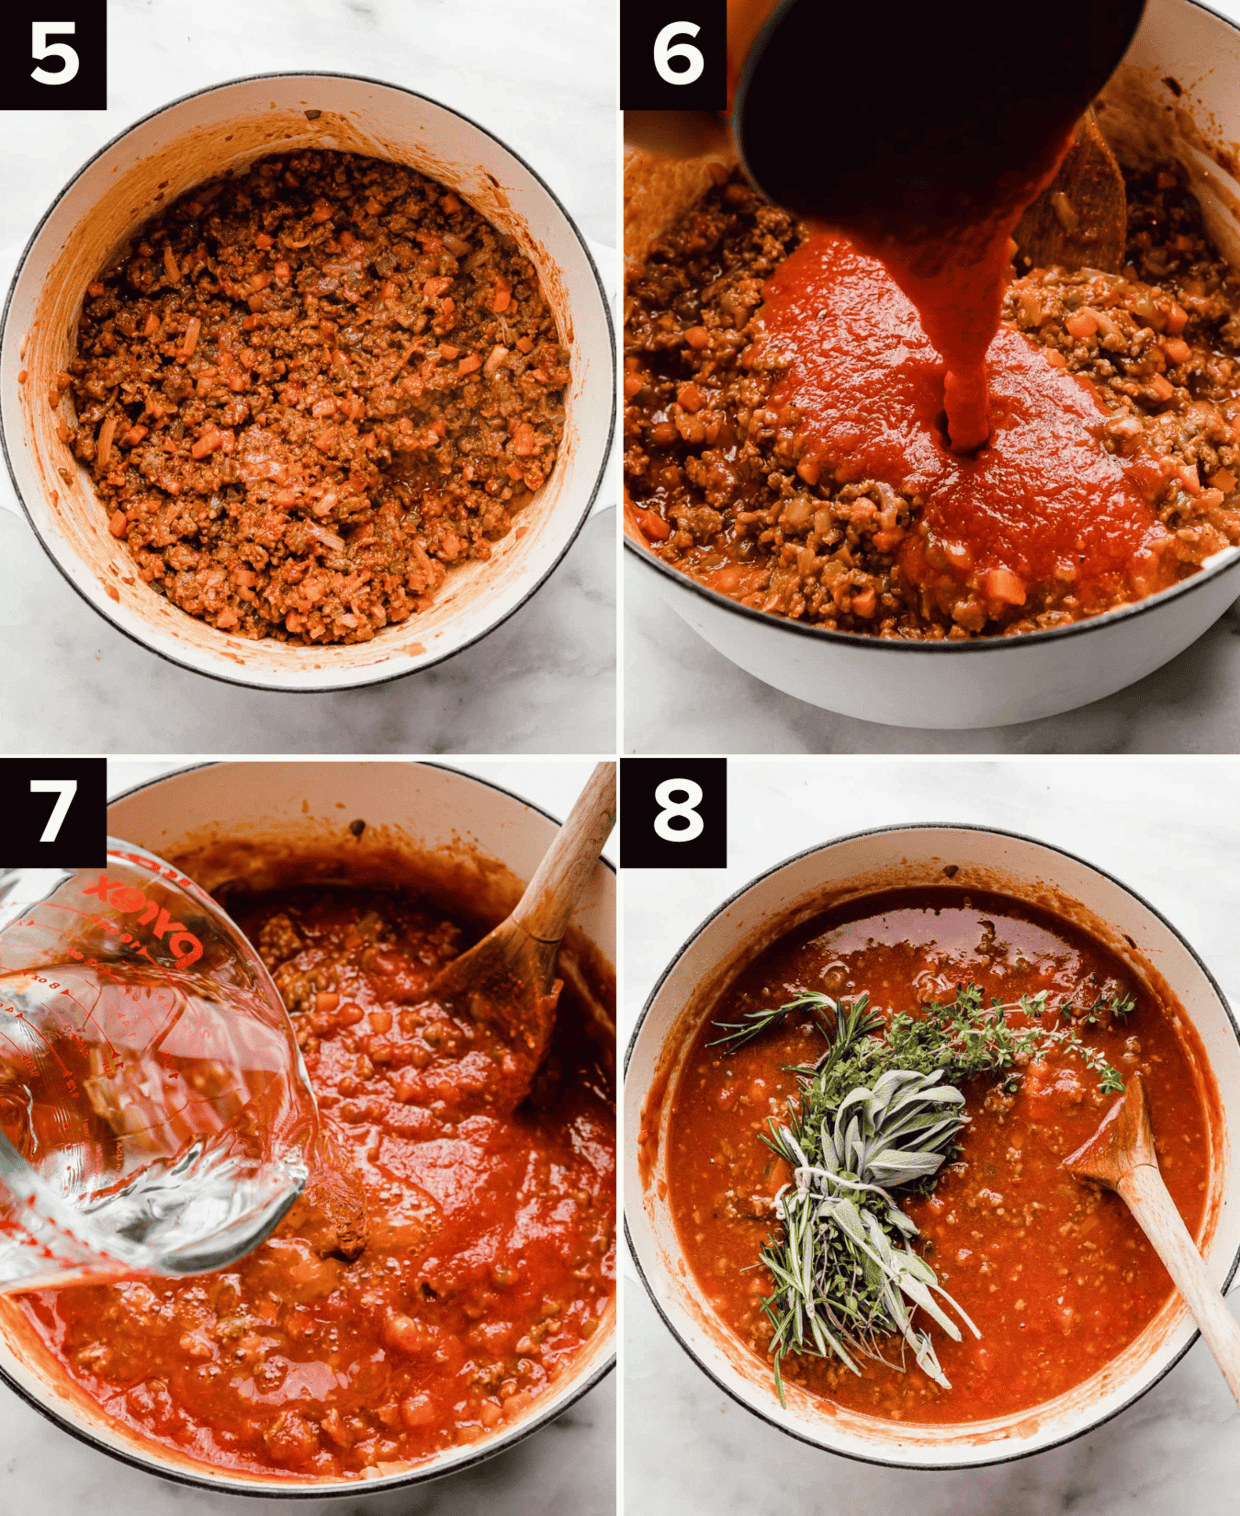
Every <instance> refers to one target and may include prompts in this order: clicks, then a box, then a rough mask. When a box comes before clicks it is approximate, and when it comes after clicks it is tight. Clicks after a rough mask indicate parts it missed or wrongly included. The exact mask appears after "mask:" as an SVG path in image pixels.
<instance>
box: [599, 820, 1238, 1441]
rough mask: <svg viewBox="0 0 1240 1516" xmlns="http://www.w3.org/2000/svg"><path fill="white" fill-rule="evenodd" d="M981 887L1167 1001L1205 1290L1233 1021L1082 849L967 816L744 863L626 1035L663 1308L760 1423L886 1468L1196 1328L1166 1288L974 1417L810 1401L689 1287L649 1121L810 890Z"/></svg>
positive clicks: (812, 905)
mask: <svg viewBox="0 0 1240 1516" xmlns="http://www.w3.org/2000/svg"><path fill="white" fill-rule="evenodd" d="M945 870H949V871H953V872H950V873H948V874H947V876H946V877H949V878H951V880H952V882H953V883H954V884H956V885H964V886H969V885H973V886H975V887H977V888H979V889H981V888H986V889H996V890H1000V891H1002V892H1004V893H1007V894H1009V895H1013V896H1016V897H1017V898H1023V899H1026V900H1030V901H1032V902H1034V903H1038V904H1042V905H1044V906H1050V907H1051V908H1053V909H1055V910H1056V911H1058V912H1060V913H1062V914H1065V915H1067V916H1068V917H1069V919H1072V920H1073V921H1075V922H1077V923H1078V924H1080V925H1082V926H1084V927H1086V928H1087V929H1088V930H1091V931H1093V932H1094V934H1095V935H1096V936H1097V937H1099V938H1100V939H1101V940H1102V941H1104V942H1105V943H1106V944H1107V945H1108V946H1109V947H1111V948H1112V949H1113V950H1114V951H1116V952H1118V953H1119V954H1120V955H1121V957H1123V958H1124V959H1126V960H1127V962H1128V964H1129V966H1130V968H1131V969H1132V971H1133V972H1134V973H1135V974H1140V975H1141V976H1142V977H1144V978H1145V979H1146V981H1147V982H1148V983H1151V984H1152V985H1153V986H1154V987H1155V988H1156V989H1159V990H1161V992H1162V993H1163V994H1164V995H1170V996H1171V997H1173V998H1174V1000H1175V1001H1178V1002H1179V1004H1180V1006H1182V1007H1183V1010H1184V1013H1185V1015H1186V1017H1187V1019H1188V1021H1189V1022H1190V1023H1191V1026H1192V1028H1193V1031H1194V1032H1195V1034H1196V1036H1195V1039H1193V1038H1189V1039H1186V1040H1188V1041H1189V1042H1190V1045H1191V1044H1192V1042H1193V1041H1195V1042H1196V1043H1197V1045H1198V1047H1199V1051H1200V1054H1201V1061H1202V1063H1203V1065H1204V1066H1203V1067H1202V1068H1201V1069H1200V1071H1199V1072H1200V1077H1201V1080H1202V1085H1203V1089H1204V1090H1205V1091H1207V1092H1209V1091H1211V1090H1212V1091H1213V1097H1212V1096H1211V1095H1210V1094H1209V1093H1207V1099H1206V1104H1207V1107H1208V1108H1211V1109H1212V1114H1211V1118H1210V1150H1211V1151H1210V1158H1211V1180H1210V1193H1209V1196H1208V1199H1207V1214H1206V1221H1205V1224H1204V1228H1203V1238H1202V1242H1203V1252H1204V1255H1205V1258H1206V1264H1207V1267H1208V1269H1209V1272H1210V1277H1211V1278H1212V1279H1213V1280H1214V1282H1215V1283H1216V1284H1217V1285H1218V1286H1219V1288H1220V1289H1223V1288H1225V1287H1226V1286H1227V1284H1228V1283H1229V1282H1230V1281H1231V1279H1232V1276H1233V1275H1234V1273H1235V1271H1236V1267H1237V1264H1238V1263H1240V1159H1238V1155H1240V1029H1238V1028H1237V1025H1236V1023H1235V1020H1234V1018H1233V1016H1232V1013H1231V1011H1230V1009H1229V1007H1228V1005H1227V1002H1226V1000H1225V999H1224V997H1223V994H1222V992H1221V991H1220V989H1219V987H1218V985H1217V984H1216V983H1215V981H1214V979H1213V978H1212V977H1211V975H1210V972H1209V970H1208V969H1207V968H1206V966H1205V965H1204V964H1203V963H1202V962H1201V960H1200V959H1199V958H1198V957H1197V955H1196V954H1195V953H1194V952H1193V950H1192V948H1191V947H1190V946H1189V945H1188V943H1187V942H1185V941H1184V939H1183V938H1182V937H1181V936H1180V935H1179V933H1178V932H1177V931H1176V930H1175V928H1174V927H1173V926H1172V925H1171V923H1170V922H1168V921H1167V920H1165V919H1164V918H1163V917H1162V916H1160V915H1159V914H1158V912H1157V911H1156V910H1154V908H1153V907H1152V906H1150V905H1149V904H1147V903H1146V902H1145V901H1144V900H1142V899H1141V898H1140V897H1139V896H1138V895H1135V894H1134V893H1133V892H1132V891H1131V890H1129V889H1128V888H1127V887H1126V886H1125V885H1123V884H1121V883H1120V882H1119V881H1118V880H1116V879H1114V878H1112V877H1111V876H1110V875H1108V874H1106V873H1104V872H1103V871H1102V870H1101V869H1099V868H1096V867H1094V866H1093V865H1092V864H1089V863H1086V862H1084V861H1083V860H1081V859H1079V858H1076V857H1073V856H1072V855H1071V854H1069V853H1065V852H1062V851H1060V850H1059V849H1058V848H1054V847H1050V846H1048V845H1047V844H1045V843H1041V842H1037V841H1034V840H1033V839H1031V838H1027V837H1021V836H1018V835H1015V834H1012V833H1008V832H999V831H991V830H987V829H984V828H980V827H972V826H903V827H891V828H886V829H880V830H877V831H871V832H863V833H859V834H857V835H856V836H851V837H843V838H840V839H839V840H837V841H835V842H829V843H826V844H824V845H822V846H819V847H815V848H811V849H809V850H808V851H807V852H804V853H800V854H798V855H797V856H796V857H793V858H789V859H787V860H786V861H785V862H783V863H781V864H778V865H777V866H776V867H774V868H772V869H770V870H769V871H768V872H767V873H765V874H762V875H760V876H759V877H758V878H757V879H755V880H753V881H752V882H751V883H750V884H748V885H746V886H745V888H744V889H742V890H740V891H738V893H737V894H735V895H733V896H732V898H731V899H730V900H727V901H725V902H724V903H723V904H722V905H721V906H719V908H718V909H717V910H716V911H715V912H714V914H713V915H711V916H710V917H708V918H707V920H706V921H704V922H703V923H702V924H701V925H700V926H699V927H698V928H697V930H696V931H695V932H694V933H693V935H692V936H691V937H690V938H689V940H688V941H687V942H686V943H685V945H684V946H683V947H682V948H681V949H680V951H679V953H678V954H677V955H676V957H675V959H674V960H673V961H672V963H671V964H670V965H669V966H668V968H667V969H666V970H665V972H664V974H663V975H662V977H661V978H660V980H659V982H658V983H657V984H656V986H655V988H654V990H653V991H652V993H651V995H650V998H649V999H648V1000H647V1002H646V1006H645V1009H644V1010H643V1012H642V1016H641V1019H640V1021H639V1022H638V1025H637V1028H636V1030H635V1032H634V1034H633V1037H632V1040H631V1042H630V1045H629V1051H628V1057H627V1063H626V1070H625V1088H624V1133H625V1139H624V1141H625V1157H624V1207H625V1227H626V1231H627V1234H628V1238H629V1243H630V1246H631V1248H632V1251H633V1255H634V1257H635V1259H636V1261H637V1265H638V1268H639V1270H640V1273H641V1276H642V1280H643V1282H644V1283H645V1286H646V1289H647V1290H648V1291H649V1293H650V1297H651V1299H652V1300H653V1302H654V1304H655V1306H656V1308H657V1309H658V1311H659V1313H660V1315H661V1316H662V1317H663V1320H664V1322H665V1323H666V1324H667V1326H668V1327H669V1328H670V1330H671V1331H672V1332H673V1334H674V1335H675V1336H676V1338H677V1339H678V1340H679V1342H680V1344H681V1346H682V1347H683V1348H684V1349H685V1351H686V1352H687V1353H688V1354H689V1355H690V1357H691V1358H692V1359H693V1360H694V1361H695V1362H696V1363H697V1365H698V1367H699V1368H701V1369H702V1370H703V1371H704V1372H705V1373H706V1374H707V1375H708V1376H709V1377H710V1378H711V1379H712V1380H713V1381H714V1382H715V1383H716V1384H717V1385H718V1386H719V1388H720V1389H722V1390H725V1391H726V1392H727V1393H728V1394H729V1395H731V1396H732V1397H733V1399H735V1400H737V1401H739V1402H740V1403H741V1405H743V1406H745V1407H746V1408H747V1409H748V1410H750V1411H752V1412H754V1414H755V1415H758V1416H760V1417H762V1419H763V1420H765V1421H767V1422H769V1423H770V1424H771V1425H772V1426H775V1427H778V1428H779V1429H780V1430H781V1431H784V1432H787V1433H789V1434H791V1435H792V1436H794V1437H798V1438H800V1439H801V1440H803V1441H805V1442H809V1443H813V1444H814V1445H815V1446H817V1447H821V1448H826V1449H828V1450H830V1451H831V1452H834V1453H841V1454H844V1455H846V1456H849V1457H853V1458H859V1459H864V1460H866V1461H867V1462H872V1463H880V1464H888V1465H891V1466H895V1467H903V1468H927V1469H929V1468H933V1469H948V1468H972V1467H977V1466H979V1465H982V1464H990V1463H1002V1462H1006V1461H1008V1460H1011V1459H1014V1458H1021V1457H1024V1456H1026V1455H1027V1454H1030V1453H1037V1452H1042V1451H1044V1450H1045V1449H1047V1448H1050V1447H1054V1446H1055V1445H1056V1444H1058V1443H1062V1442H1066V1441H1068V1440H1069V1439H1071V1438H1073V1437H1078V1436H1080V1435H1081V1434H1082V1433H1084V1432H1087V1431H1089V1430H1090V1429H1091V1428H1093V1427H1096V1426H1098V1425H1099V1424H1100V1423H1102V1422H1104V1421H1106V1420H1108V1419H1109V1418H1110V1417H1112V1416H1114V1415H1116V1414H1117V1413H1118V1412H1120V1411H1122V1410H1124V1409H1125V1407H1127V1406H1129V1405H1131V1404H1132V1403H1133V1402H1134V1401H1135V1400H1137V1399H1138V1398H1139V1397H1140V1396H1141V1395H1143V1394H1144V1393H1145V1392H1146V1390H1148V1389H1149V1388H1150V1387H1151V1386H1152V1385H1154V1384H1155V1383H1156V1382H1157V1381H1158V1380H1159V1379H1161V1378H1162V1376H1163V1375H1164V1374H1166V1373H1167V1372H1168V1370H1170V1369H1171V1367H1172V1366H1173V1365H1174V1364H1175V1363H1176V1362H1177V1360H1178V1359H1179V1358H1181V1357H1182V1356H1183V1354H1184V1353H1185V1352H1186V1351H1187V1350H1188V1348H1189V1347H1190V1346H1191V1344H1192V1343H1193V1341H1194V1340H1195V1338H1196V1336H1197V1333H1196V1330H1195V1328H1194V1326H1193V1323H1192V1320H1191V1318H1190V1317H1189V1315H1188V1312H1187V1310H1186V1309H1185V1307H1184V1305H1183V1303H1182V1302H1181V1301H1180V1299H1179V1297H1178V1296H1176V1297H1174V1298H1173V1299H1171V1300H1169V1301H1168V1302H1167V1304H1166V1305H1165V1306H1164V1308H1163V1309H1162V1310H1161V1311H1160V1312H1159V1314H1158V1315H1157V1316H1156V1317H1155V1319H1154V1320H1153V1321H1151V1322H1150V1323H1149V1325H1148V1326H1147V1327H1146V1328H1145V1330H1144V1331H1143V1332H1142V1333H1141V1335H1140V1336H1139V1337H1138V1338H1137V1339H1136V1340H1135V1341H1134V1342H1133V1343H1131V1344H1130V1345H1129V1346H1128V1347H1127V1348H1126V1349H1125V1350H1124V1351H1123V1352H1122V1353H1121V1354H1120V1355H1119V1356H1118V1357H1117V1358H1115V1359H1113V1360H1112V1361H1111V1362H1110V1363H1109V1364H1107V1365H1106V1366H1105V1367H1104V1368H1103V1369H1102V1370H1100V1371H1099V1372H1098V1373H1097V1374H1095V1375H1094V1376H1093V1377H1092V1378H1090V1379H1089V1380H1087V1381H1085V1383H1083V1384H1081V1385H1078V1386H1077V1387H1076V1388H1074V1389H1072V1390H1070V1391H1068V1392H1067V1393H1066V1394H1063V1395H1061V1396H1059V1397H1058V1398H1057V1399H1055V1400H1052V1401H1050V1402H1048V1403H1047V1404H1044V1405H1041V1406H1037V1407H1035V1408H1033V1409H1031V1410H1027V1411H1023V1412H1020V1413H1017V1414H1014V1415H1010V1416H1004V1417H996V1418H993V1419H992V1420H989V1421H981V1422H972V1423H968V1424H959V1425H952V1426H915V1425H911V1424H909V1423H899V1422H890V1421H880V1420H878V1419H876V1418H873V1417H868V1416H862V1415H858V1414H856V1413H854V1412H851V1411H845V1410H843V1409H842V1408H840V1407H828V1406H827V1405H826V1404H825V1403H824V1402H822V1401H817V1400H815V1399H813V1397H811V1396H809V1395H808V1394H806V1393H805V1392H804V1391H803V1390H801V1389H799V1388H798V1387H796V1386H794V1385H787V1384H785V1389H786V1391H787V1395H788V1404H787V1407H786V1408H785V1407H782V1406H781V1405H780V1403H779V1400H778V1398H777V1397H776V1394H775V1389H774V1386H773V1384H772V1382H771V1374H770V1368H769V1365H768V1364H767V1363H766V1362H765V1361H764V1360H763V1361H760V1360H759V1359H758V1358H757V1357H755V1356H754V1355H753V1354H752V1353H750V1351H749V1350H748V1349H747V1348H745V1347H744V1346H743V1345H742V1344H741V1343H740V1341H739V1340H738V1339H737V1338H736V1337H734V1336H733V1335H732V1334H731V1332H729V1331H728V1330H727V1329H726V1328H725V1327H724V1326H723V1323H722V1322H721V1321H720V1320H719V1318H718V1317H717V1316H716V1315H715V1312H714V1309H713V1307H712V1306H711V1305H710V1304H709V1303H708V1301H707V1300H706V1298H705V1297H704V1296H703V1294H702V1292H701V1291H700V1290H699V1288H698V1287H697V1284H696V1282H695V1280H694V1277H693V1274H692V1272H691V1271H690V1270H689V1268H688V1267H687V1265H686V1263H685V1261H684V1258H683V1256H682V1254H681V1251H680V1247H679V1243H678V1240H677V1235H676V1230H675V1225H674V1222H673V1219H672V1215H671V1211H670V1208H669V1205H668V1201H667V1194H666V1185H665V1183H664V1181H665V1178H666V1167H665V1163H664V1159H663V1152H664V1142H663V1134H664V1133H665V1131H666V1118H667V1113H668V1110H669V1109H670V1107H671V1104H672V1102H673V1100H674V1098H675V1092H676V1082H677V1078H678V1076H679V1073H680V1069H681V1065H682V1060H683V1056H684V1054H685V1052H686V1051H687V1046H688V1043H689V1041H691V1037H692V1032H693V1031H694V1029H695V1028H696V1027H697V1026H698V1025H700V1023H701V1020H702V1018H703V1017H704V1016H706V1015H707V1014H709V1012H710V1010H711V1008H712V1006H713V1005H714V1003H715V1002H716V1000H717V998H718V996H719V994H720V993H721V992H722V991H723V989H724V988H726V985H727V984H728V983H729V982H730V981H731V979H732V978H733V977H734V975H735V974H736V973H737V972H739V970H740V969H741V968H742V967H743V965H744V964H745V963H747V962H749V961H751V960H752V958H753V957H754V955H755V954H756V953H758V952H760V951H761V950H762V949H763V948H764V947H765V946H767V945H768V944H769V943H770V942H772V941H774V940H776V939H777V938H779V937H781V936H782V935H783V934H784V933H785V932H787V931H790V930H792V929H793V927H794V926H796V925H798V924H799V923H800V922H802V921H804V920H807V919H808V918H809V917H811V916H813V915H814V914H816V913H817V911H818V910H820V909H821V908H822V907H823V906H824V904H826V903H834V902H837V901H841V900H847V899H852V898H856V897H858V896H865V895H868V894H872V893H875V892H876V891H878V890H882V889H885V888H891V887H893V886H894V885H896V884H897V883H903V884H909V885H924V884H933V883H942V882H944V878H945V873H944V871H945Z"/></svg>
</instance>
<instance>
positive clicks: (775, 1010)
mask: <svg viewBox="0 0 1240 1516" xmlns="http://www.w3.org/2000/svg"><path fill="white" fill-rule="evenodd" d="M868 1003H869V996H868V995H858V996H857V998H856V999H855V1000H854V1001H853V1004H852V1006H851V1007H850V1009H849V1011H848V1013H847V1014H853V1013H856V1014H857V1015H858V1016H861V1015H864V1016H865V1018H866V1021H867V1024H866V1026H865V1027H864V1029H863V1030H865V1031H867V1032H870V1031H874V1030H876V1029H877V1028H878V1027H881V1026H882V1024H883V1018H882V1017H881V1016H876V1015H875V1014H874V1013H873V1012H872V1011H871V1012H868V1013H867V1012H866V1006H867V1005H868ZM793 1011H808V1012H811V1013H813V1014H814V1015H816V1016H817V1017H818V1024H819V1026H820V1027H821V1028H822V1033H823V1036H830V1035H831V1030H832V1028H833V1027H834V1025H835V1021H836V1018H837V1017H838V1016H839V1015H840V1008H839V1005H838V1004H837V1002H836V1001H834V1000H832V998H831V997H830V995H822V994H818V993H817V992H816V991H814V990H807V991H806V992H805V994H803V995H798V996H797V997H796V999H795V1000H789V1001H788V1003H787V1004H786V1005H777V1006H774V1007H772V1008H771V1009H770V1010H757V1011H746V1013H745V1014H744V1015H743V1016H742V1017H741V1019H740V1020H739V1021H716V1022H715V1025H716V1027H718V1029H719V1030H720V1031H721V1032H722V1033H723V1034H724V1035H723V1036H722V1037H716V1038H715V1040H714V1041H713V1042H710V1043H707V1046H708V1047H712V1048H718V1047H730V1048H738V1047H742V1046H743V1045H744V1044H745V1043H746V1042H751V1041H752V1040H753V1039H754V1038H755V1037H757V1036H758V1035H759V1034H760V1033H761V1032H765V1031H766V1029H767V1027H769V1026H774V1025H775V1023H776V1022H777V1021H780V1020H782V1019H783V1018H784V1017H785V1016H787V1015H788V1014H789V1013H790V1012H793ZM823 1011H826V1012H828V1013H829V1015H830V1021H829V1022H827V1023H825V1024H824V1021H823V1018H822V1016H821V1014H820V1013H821V1012H823Z"/></svg>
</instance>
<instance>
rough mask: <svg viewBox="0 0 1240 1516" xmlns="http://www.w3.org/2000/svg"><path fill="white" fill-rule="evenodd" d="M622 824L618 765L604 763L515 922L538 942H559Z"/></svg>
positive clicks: (589, 782) (562, 831) (546, 857)
mask: <svg viewBox="0 0 1240 1516" xmlns="http://www.w3.org/2000/svg"><path fill="white" fill-rule="evenodd" d="M615 824H616V765H615V764H614V763H600V764H598V765H596V767H595V770H594V772H593V773H592V774H591V775H590V777H589V779H588V780H587V781H586V787H585V789H583V790H582V792H581V794H580V795H578V797H577V803H576V804H575V805H574V806H573V808H572V810H571V811H569V813H568V820H567V821H566V822H565V823H564V825H563V826H562V827H561V828H560V830H559V832H558V833H557V834H556V839H555V841H554V842H553V843H552V844H551V846H550V847H549V848H548V849H547V851H546V853H545V854H544V856H543V860H542V862H541V863H540V864H539V865H538V867H537V869H535V871H534V877H533V878H532V879H531V880H530V882H529V884H528V885H527V886H526V889H525V893H524V895H522V896H521V899H520V901H519V902H518V904H517V908H516V910H515V911H513V913H512V919H513V921H515V922H516V923H517V925H518V926H520V927H521V928H522V929H523V930H524V931H526V932H528V933H529V935H530V936H531V937H533V938H534V939H535V940H536V941H538V942H559V940H560V938H561V937H563V935H564V931H565V928H566V927H567V926H568V918H569V917H570V916H571V915H572V914H573V907H574V906H575V905H576V904H577V900H578V897H579V896H580V894H581V892H582V890H583V889H585V887H586V883H587V881H588V880H589V878H590V875H591V874H592V873H593V872H594V865H595V864H596V863H597V862H598V855H599V854H600V853H601V852H602V850H603V844H604V843H605V842H606V841H607V838H608V835H609V834H610V832H611V829H612V827H613V826H614V825H615Z"/></svg>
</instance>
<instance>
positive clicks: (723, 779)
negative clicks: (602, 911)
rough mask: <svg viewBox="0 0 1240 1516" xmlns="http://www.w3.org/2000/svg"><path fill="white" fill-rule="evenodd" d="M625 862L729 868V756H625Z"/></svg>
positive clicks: (650, 866) (622, 807)
mask: <svg viewBox="0 0 1240 1516" xmlns="http://www.w3.org/2000/svg"><path fill="white" fill-rule="evenodd" d="M620 864H621V866H622V867H623V868H636V869H722V868H726V867H727V864H728V762H727V759H726V758H621V760H620Z"/></svg>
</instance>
